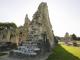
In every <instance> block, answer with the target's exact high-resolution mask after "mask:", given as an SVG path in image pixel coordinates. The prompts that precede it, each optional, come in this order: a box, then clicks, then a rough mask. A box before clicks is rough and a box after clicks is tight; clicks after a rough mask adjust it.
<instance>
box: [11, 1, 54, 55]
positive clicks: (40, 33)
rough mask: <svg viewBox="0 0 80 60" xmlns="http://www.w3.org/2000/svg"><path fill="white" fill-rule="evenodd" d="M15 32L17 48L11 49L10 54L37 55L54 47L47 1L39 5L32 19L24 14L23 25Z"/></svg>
mask: <svg viewBox="0 0 80 60" xmlns="http://www.w3.org/2000/svg"><path fill="white" fill-rule="evenodd" d="M17 33H18V34H17V35H16V37H15V40H16V41H15V40H14V41H15V42H16V43H17V45H18V49H17V50H13V51H11V52H10V55H18V54H20V55H21V54H22V55H23V54H26V55H39V54H44V53H45V52H49V51H51V49H52V48H53V47H54V34H53V30H52V25H51V23H50V18H49V12H48V6H47V3H45V2H42V3H41V4H40V5H39V7H38V9H37V11H36V12H35V13H34V15H33V19H32V21H30V19H29V18H28V15H26V17H25V23H24V26H21V27H19V28H18V29H17Z"/></svg>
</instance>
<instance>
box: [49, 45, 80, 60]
mask: <svg viewBox="0 0 80 60" xmlns="http://www.w3.org/2000/svg"><path fill="white" fill-rule="evenodd" d="M47 60H80V58H78V57H76V56H74V55H72V54H71V53H69V52H68V51H66V50H65V49H64V48H63V47H62V46H60V45H58V46H56V47H55V48H54V49H53V53H52V54H51V55H50V56H49V57H48V59H47Z"/></svg>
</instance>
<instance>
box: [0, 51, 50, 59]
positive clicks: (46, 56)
mask: <svg viewBox="0 0 80 60" xmlns="http://www.w3.org/2000/svg"><path fill="white" fill-rule="evenodd" d="M50 54H51V53H50V52H49V53H46V54H45V55H42V56H37V57H26V58H15V57H9V56H8V55H5V56H1V57H0V60H46V59H47V58H48V56H49V55H50Z"/></svg>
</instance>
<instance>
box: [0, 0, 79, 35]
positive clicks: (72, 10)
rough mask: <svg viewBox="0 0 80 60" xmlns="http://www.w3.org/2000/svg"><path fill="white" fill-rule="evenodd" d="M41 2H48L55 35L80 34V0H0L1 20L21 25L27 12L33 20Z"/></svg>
mask: <svg viewBox="0 0 80 60" xmlns="http://www.w3.org/2000/svg"><path fill="white" fill-rule="evenodd" d="M41 2H47V5H48V10H49V17H50V21H51V24H52V26H53V27H52V29H53V31H54V34H55V35H57V36H64V35H65V33H66V32H68V33H69V34H73V33H75V34H76V35H77V36H80V0H0V22H14V23H15V24H16V25H17V26H21V25H23V24H24V20H25V16H26V14H28V17H29V18H30V20H32V16H33V14H34V13H35V12H36V10H37V8H38V6H39V4H40V3H41Z"/></svg>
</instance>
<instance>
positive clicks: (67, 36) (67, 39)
mask: <svg viewBox="0 0 80 60" xmlns="http://www.w3.org/2000/svg"><path fill="white" fill-rule="evenodd" d="M64 38H65V43H66V44H68V42H69V40H70V36H69V33H68V32H66V34H65V36H64Z"/></svg>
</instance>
